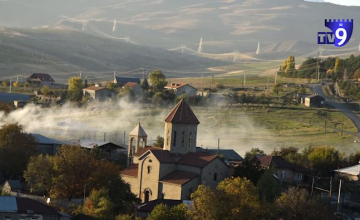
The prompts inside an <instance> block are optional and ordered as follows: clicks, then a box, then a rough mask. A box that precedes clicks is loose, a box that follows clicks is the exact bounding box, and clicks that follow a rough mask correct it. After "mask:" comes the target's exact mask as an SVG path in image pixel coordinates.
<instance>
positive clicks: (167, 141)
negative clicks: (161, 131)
mask: <svg viewBox="0 0 360 220" xmlns="http://www.w3.org/2000/svg"><path fill="white" fill-rule="evenodd" d="M169 142H170V131H169V130H168V131H167V134H166V146H169Z"/></svg>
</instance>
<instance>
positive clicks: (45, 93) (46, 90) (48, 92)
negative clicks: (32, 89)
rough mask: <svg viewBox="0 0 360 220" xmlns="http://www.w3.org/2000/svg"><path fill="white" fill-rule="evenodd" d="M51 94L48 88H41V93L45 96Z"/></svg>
mask: <svg viewBox="0 0 360 220" xmlns="http://www.w3.org/2000/svg"><path fill="white" fill-rule="evenodd" d="M50 92H51V88H50V87H49V86H43V87H42V88H41V93H42V94H43V95H45V96H48V95H49V94H50Z"/></svg>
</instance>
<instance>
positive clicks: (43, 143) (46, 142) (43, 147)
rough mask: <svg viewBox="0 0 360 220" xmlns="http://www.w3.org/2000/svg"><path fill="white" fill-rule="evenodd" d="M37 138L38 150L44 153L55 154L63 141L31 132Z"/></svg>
mask: <svg viewBox="0 0 360 220" xmlns="http://www.w3.org/2000/svg"><path fill="white" fill-rule="evenodd" d="M31 136H33V137H34V138H35V141H36V144H37V150H38V153H39V154H42V155H47V154H48V155H54V154H55V153H56V151H57V149H58V148H59V147H60V146H61V144H62V143H61V142H60V141H57V140H54V139H51V138H48V137H45V136H44V135H41V134H34V133H33V134H31Z"/></svg>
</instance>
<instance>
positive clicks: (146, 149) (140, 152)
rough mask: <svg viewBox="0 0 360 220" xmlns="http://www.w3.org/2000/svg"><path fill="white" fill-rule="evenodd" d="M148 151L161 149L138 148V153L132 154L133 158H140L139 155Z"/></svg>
mask: <svg viewBox="0 0 360 220" xmlns="http://www.w3.org/2000/svg"><path fill="white" fill-rule="evenodd" d="M148 150H162V148H160V147H144V148H140V149H139V150H138V152H136V153H135V154H134V156H136V157H140V156H141V155H143V154H144V153H145V152H146V151H148Z"/></svg>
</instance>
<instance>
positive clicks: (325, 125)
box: [325, 119, 326, 133]
mask: <svg viewBox="0 0 360 220" xmlns="http://www.w3.org/2000/svg"><path fill="white" fill-rule="evenodd" d="M325 133H326V119H325Z"/></svg>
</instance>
